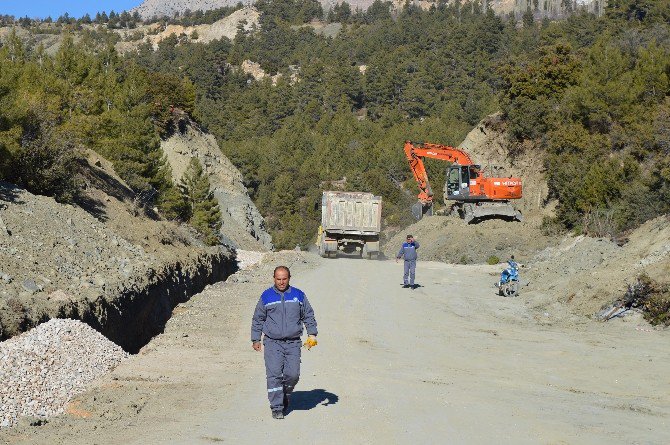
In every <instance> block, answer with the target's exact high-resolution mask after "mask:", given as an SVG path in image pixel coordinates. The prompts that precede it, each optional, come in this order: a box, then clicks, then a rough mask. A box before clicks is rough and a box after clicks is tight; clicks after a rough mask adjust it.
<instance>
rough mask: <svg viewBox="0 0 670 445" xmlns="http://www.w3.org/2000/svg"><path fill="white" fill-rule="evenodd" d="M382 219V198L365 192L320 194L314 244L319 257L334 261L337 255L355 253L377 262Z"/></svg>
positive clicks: (327, 192)
mask: <svg viewBox="0 0 670 445" xmlns="http://www.w3.org/2000/svg"><path fill="white" fill-rule="evenodd" d="M381 216H382V198H381V196H375V195H373V194H372V193H365V192H339V191H325V192H323V197H322V198H321V226H320V227H319V237H318V241H317V245H318V249H319V254H320V255H321V256H322V257H324V258H335V257H337V253H338V252H343V253H350V254H351V253H358V254H359V255H360V256H361V257H363V258H367V259H377V257H378V255H379V232H380V231H381Z"/></svg>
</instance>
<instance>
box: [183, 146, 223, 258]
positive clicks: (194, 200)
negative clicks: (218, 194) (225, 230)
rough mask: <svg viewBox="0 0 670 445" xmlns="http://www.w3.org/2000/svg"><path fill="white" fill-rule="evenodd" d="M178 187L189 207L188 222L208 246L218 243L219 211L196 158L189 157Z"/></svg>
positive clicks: (207, 180)
mask: <svg viewBox="0 0 670 445" xmlns="http://www.w3.org/2000/svg"><path fill="white" fill-rule="evenodd" d="M179 188H180V189H181V193H182V195H183V196H184V199H185V200H186V203H187V205H188V206H189V207H190V217H189V223H190V224H191V225H192V226H193V227H195V228H196V229H197V230H199V231H200V232H201V233H202V234H203V236H204V238H205V243H207V244H209V245H210V246H213V245H216V244H218V242H219V237H218V233H219V229H220V228H221V212H220V211H219V205H218V203H217V201H216V199H214V195H213V194H212V192H211V191H210V186H209V179H207V176H205V173H204V172H203V170H202V166H201V165H200V162H199V161H198V160H197V159H196V158H193V159H191V163H190V164H189V166H188V168H187V169H186V172H184V176H183V178H182V180H181V184H180V186H179Z"/></svg>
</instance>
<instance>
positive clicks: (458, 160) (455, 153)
mask: <svg viewBox="0 0 670 445" xmlns="http://www.w3.org/2000/svg"><path fill="white" fill-rule="evenodd" d="M405 156H406V157H407V161H408V162H409V168H410V170H412V174H413V175H414V179H415V180H416V183H417V184H418V185H419V196H418V198H419V202H420V203H421V206H422V207H423V209H421V214H419V215H417V214H416V211H418V210H419V209H418V207H417V208H412V213H414V214H415V215H414V216H415V217H417V219H419V218H420V216H421V215H424V214H426V213H432V210H431V209H432V206H433V189H432V188H431V186H430V181H428V172H427V171H426V166H425V165H424V163H423V158H424V157H429V158H433V159H440V160H442V161H448V162H451V163H453V164H459V165H472V159H471V158H470V156H469V155H468V154H467V153H466V152H464V151H463V150H461V149H459V148H455V147H450V146H448V145H440V144H430V143H425V142H424V143H417V144H415V143H413V142H412V141H405Z"/></svg>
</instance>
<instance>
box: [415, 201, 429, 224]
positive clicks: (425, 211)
mask: <svg viewBox="0 0 670 445" xmlns="http://www.w3.org/2000/svg"><path fill="white" fill-rule="evenodd" d="M412 215H414V218H415V219H417V220H419V219H421V218H423V217H424V216H433V204H432V203H431V204H429V205H423V203H422V202H421V201H417V202H416V203H415V204H414V205H413V206H412Z"/></svg>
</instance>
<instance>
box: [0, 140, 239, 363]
mask: <svg viewBox="0 0 670 445" xmlns="http://www.w3.org/2000/svg"><path fill="white" fill-rule="evenodd" d="M89 158H90V159H89V161H88V162H86V166H85V168H84V171H85V175H84V180H85V182H86V184H87V185H86V189H85V192H84V195H83V196H82V198H81V199H79V201H78V202H77V204H76V205H62V204H58V203H57V202H55V201H54V200H53V199H51V198H47V197H43V196H36V195H32V194H30V193H28V192H26V191H25V190H22V189H19V188H17V187H15V186H13V185H11V184H8V183H0V339H5V338H9V337H11V336H14V335H16V334H18V333H20V332H23V331H25V330H27V329H29V328H31V327H33V326H35V325H37V324H39V323H41V322H44V321H46V320H49V319H51V318H55V317H72V318H77V319H80V320H83V321H85V322H87V323H88V324H90V325H91V326H93V327H95V328H96V329H97V330H99V331H100V332H102V333H103V334H105V335H106V336H107V337H109V338H110V339H111V340H113V341H114V342H116V343H118V344H120V345H121V346H123V347H124V348H125V349H126V350H128V351H136V350H138V349H139V348H140V347H141V346H143V345H144V344H145V343H146V342H147V341H149V339H151V337H152V336H154V335H155V334H156V333H158V332H160V331H161V329H162V327H163V326H164V324H165V322H166V321H167V319H168V318H169V317H170V314H171V311H172V308H173V307H174V306H175V305H176V304H178V303H179V302H182V301H185V300H186V299H188V298H189V297H190V296H191V295H193V294H194V293H197V292H200V291H201V290H202V289H203V288H204V287H205V286H206V285H207V284H210V283H214V282H216V281H220V280H223V279H225V278H226V277H227V276H228V275H230V274H231V273H233V272H234V270H235V269H236V267H237V265H236V262H235V255H234V251H232V250H231V249H230V248H228V247H225V246H221V247H216V248H210V247H206V246H204V245H203V244H202V243H201V242H200V241H199V240H198V238H197V236H196V234H195V233H194V232H193V231H192V230H191V229H189V228H188V227H186V226H179V225H177V224H175V223H172V222H167V221H161V220H159V219H157V216H156V215H153V217H151V218H150V217H148V216H147V214H151V213H152V210H151V209H145V208H142V207H141V206H139V203H138V198H137V197H136V196H135V195H134V194H133V192H132V191H131V190H130V189H129V188H128V187H127V186H126V185H125V184H124V183H123V181H122V180H121V179H120V178H119V177H118V176H117V175H116V174H115V173H114V171H113V169H111V165H110V164H109V163H108V162H107V161H105V160H104V159H102V158H100V157H99V156H97V155H95V154H92V153H91V154H89Z"/></svg>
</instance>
